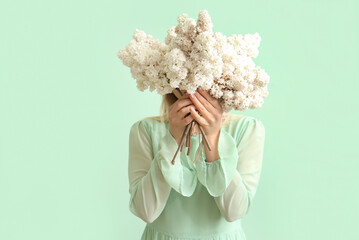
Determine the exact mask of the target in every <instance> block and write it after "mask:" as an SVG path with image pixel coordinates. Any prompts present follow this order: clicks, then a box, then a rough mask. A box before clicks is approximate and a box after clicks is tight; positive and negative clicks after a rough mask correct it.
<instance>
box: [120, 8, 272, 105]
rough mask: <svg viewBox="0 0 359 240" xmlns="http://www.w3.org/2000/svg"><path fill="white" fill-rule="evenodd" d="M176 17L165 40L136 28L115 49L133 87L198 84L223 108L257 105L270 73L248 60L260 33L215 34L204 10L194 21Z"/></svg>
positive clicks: (190, 88) (160, 89)
mask: <svg viewBox="0 0 359 240" xmlns="http://www.w3.org/2000/svg"><path fill="white" fill-rule="evenodd" d="M177 22H178V25H177V26H174V27H171V28H169V29H168V30H167V36H166V39H165V43H162V42H161V41H158V40H156V39H154V38H153V37H152V36H151V35H148V34H146V33H145V32H143V31H141V30H138V29H136V30H135V32H134V34H133V40H131V42H130V43H129V44H128V45H127V46H126V47H125V48H123V49H121V50H120V51H118V53H117V55H118V57H119V58H120V59H121V60H122V62H123V64H124V65H126V66H128V67H130V69H131V75H132V77H133V78H134V79H136V82H137V88H138V89H139V90H141V91H144V90H146V89H148V88H149V89H150V91H151V92H152V91H153V90H156V91H157V93H158V94H161V95H164V94H167V93H171V92H172V91H173V90H174V89H175V88H179V89H181V90H187V92H188V93H194V92H195V91H196V89H197V87H199V86H201V87H202V88H203V89H204V90H207V91H208V92H209V93H210V94H211V96H213V97H215V98H216V99H218V100H219V102H220V103H221V105H222V107H223V110H224V111H225V112H229V111H230V110H231V109H232V108H234V109H236V110H241V111H244V110H247V109H248V108H251V109H254V108H260V107H261V106H262V104H263V102H264V101H263V99H264V98H265V97H266V96H267V95H268V89H267V85H268V83H269V78H270V77H269V75H268V74H267V73H266V72H265V71H264V69H261V68H260V67H259V66H255V63H254V62H253V59H252V58H256V57H257V55H258V47H259V45H260V41H261V37H260V36H259V34H258V33H255V34H245V35H244V36H242V35H240V34H238V35H232V36H230V37H226V36H224V35H223V34H222V33H220V32H216V33H214V32H213V31H212V28H213V24H212V21H211V18H210V16H209V14H208V12H207V11H206V10H202V11H200V12H199V15H198V19H197V22H196V21H195V20H194V19H192V18H189V17H188V16H187V14H182V15H180V16H178V18H177Z"/></svg>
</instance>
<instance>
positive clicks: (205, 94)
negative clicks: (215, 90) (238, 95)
mask: <svg viewBox="0 0 359 240" xmlns="http://www.w3.org/2000/svg"><path fill="white" fill-rule="evenodd" d="M198 92H199V93H200V94H201V95H202V96H203V97H204V98H205V99H207V101H208V102H209V103H210V104H211V105H212V106H213V107H214V108H218V107H220V104H219V102H218V100H217V99H216V98H214V97H212V96H211V95H210V94H209V93H208V92H207V91H206V90H204V89H203V88H201V87H199V88H198Z"/></svg>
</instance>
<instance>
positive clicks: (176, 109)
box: [168, 94, 195, 145]
mask: <svg viewBox="0 0 359 240" xmlns="http://www.w3.org/2000/svg"><path fill="white" fill-rule="evenodd" d="M194 107H195V106H194V105H193V103H192V101H191V100H190V99H189V97H188V95H187V94H184V95H183V96H181V97H180V98H179V99H178V100H177V101H176V102H175V103H173V104H172V105H170V106H169V108H168V118H169V131H170V133H171V134H172V136H173V138H174V139H175V140H176V142H177V144H178V145H179V144H180V141H181V137H182V134H183V131H184V130H185V128H186V126H187V125H188V124H189V123H190V122H191V121H192V120H193V117H192V116H191V114H188V113H190V108H194ZM187 114H188V116H186V115H187Z"/></svg>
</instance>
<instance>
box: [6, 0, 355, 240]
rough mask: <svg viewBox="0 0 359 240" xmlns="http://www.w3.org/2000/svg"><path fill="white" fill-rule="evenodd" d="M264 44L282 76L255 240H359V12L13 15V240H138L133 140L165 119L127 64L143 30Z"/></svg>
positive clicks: (9, 6) (86, 4)
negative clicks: (191, 28) (131, 187)
mask: <svg viewBox="0 0 359 240" xmlns="http://www.w3.org/2000/svg"><path fill="white" fill-rule="evenodd" d="M202 9H207V10H208V11H209V14H210V15H211V17H212V21H213V23H214V31H215V32H222V33H224V34H225V35H227V36H229V35H232V34H245V33H252V34H253V33H255V32H258V33H259V34H260V35H261V37H262V42H261V45H260V48H259V55H258V57H257V58H256V59H255V62H256V63H257V64H258V65H259V66H261V67H262V68H264V69H265V70H266V72H267V73H268V74H269V75H270V77H271V79H270V84H269V95H268V97H267V98H266V99H265V103H264V104H263V107H262V108H261V109H256V110H248V111H245V112H239V111H232V112H233V113H237V114H246V115H250V116H255V117H257V118H259V119H260V120H261V121H262V122H263V123H264V125H265V128H266V143H265V153H264V160H263V170H262V175H261V179H260V183H259V187H258V191H257V193H256V197H255V200H254V204H253V205H252V208H251V210H250V212H249V214H248V215H246V216H245V217H244V219H243V226H244V229H245V232H246V235H247V237H248V240H263V239H266V240H288V239H290V240H303V239H306V240H307V239H313V240H314V239H315V240H317V239H326V240H334V239H359V229H358V218H357V217H358V215H359V211H358V202H359V194H358V183H359V181H358V180H359V178H358V167H359V163H358V162H359V157H358V156H359V142H358V136H359V131H358V130H359V127H358V124H359V122H358V117H359V114H358V108H359V97H358V93H359V70H358V69H359V46H358V43H359V27H358V24H359V15H358V11H359V3H358V1H355V0H352V1H345V0H341V1H339V0H337V1H329V0H326V1H324V0H323V1H315V0H311V1H309V0H307V1H303V0H302V1H288V0H281V1H279V0H277V1H268V0H267V1H265V0H261V1H238V0H236V1H235V0H233V1H225V0H222V1H208V0H207V1H204V0H203V1H194V0H184V1H164V0H163V1H144V0H143V1H126V2H121V1H113V0H112V1H110V0H102V1H83V0H82V1H69V0H62V1H45V0H41V1H39V0H34V1H13V0H12V1H10V0H7V1H4V0H2V1H1V3H0V13H1V14H0V20H1V21H0V26H1V32H0V35H1V37H0V48H1V49H0V50H1V51H0V52H1V62H0V66H1V70H0V239H1V240H20V239H21V240H45V239H46V240H115V239H116V240H118V239H121V240H122V239H129V240H132V239H133V240H135V239H139V238H140V236H141V234H142V231H143V229H144V226H145V222H143V221H142V220H141V219H139V218H137V217H135V216H134V215H133V214H132V213H131V212H130V211H129V209H128V201H129V191H128V173H127V167H128V163H127V161H128V135H129V128H130V126H131V125H132V124H133V123H134V122H135V121H137V120H139V119H140V118H142V117H145V116H150V115H158V113H159V106H160V100H161V97H160V96H159V95H158V94H157V93H156V92H149V91H148V90H147V91H145V92H141V91H139V90H138V89H137V88H136V82H135V80H134V79H133V78H132V77H131V74H130V71H129V69H128V68H127V67H126V66H124V65H123V64H122V63H121V61H120V60H119V59H118V58H117V56H116V54H117V51H118V50H119V49H121V48H123V47H125V46H126V45H127V44H128V43H129V41H130V40H131V39H132V34H133V32H134V30H135V29H136V28H138V29H141V30H143V31H145V32H146V33H148V34H151V35H153V36H154V37H155V38H156V39H160V40H162V41H164V38H165V36H166V34H167V33H166V31H167V29H168V28H169V27H171V26H175V25H177V21H176V18H177V16H178V15H180V14H182V13H187V14H188V15H189V16H190V17H192V18H195V19H197V14H198V12H199V11H200V10H202Z"/></svg>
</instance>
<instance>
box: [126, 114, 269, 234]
mask: <svg viewBox="0 0 359 240" xmlns="http://www.w3.org/2000/svg"><path fill="white" fill-rule="evenodd" d="M264 138H265V129H264V126H263V123H262V122H261V121H260V120H258V119H256V118H254V117H251V116H245V115H234V114H230V115H229V116H228V117H227V119H226V121H225V124H224V125H223V126H222V127H221V130H220V136H219V142H218V152H219V156H220V159H218V160H216V161H214V162H206V154H205V150H204V145H203V144H204V142H203V141H202V137H201V142H200V143H199V141H200V140H199V135H194V136H192V140H191V143H192V148H191V152H190V155H189V156H187V149H188V148H187V147H186V146H184V147H183V150H182V152H179V153H178V154H177V157H176V162H175V164H174V165H172V164H171V160H172V158H173V156H174V154H175V152H176V150H177V147H178V145H177V142H176V140H175V139H174V138H173V136H172V135H171V133H170V132H169V123H168V122H160V121H158V120H156V119H151V118H144V119H141V120H138V121H137V122H135V123H134V124H133V125H132V126H131V130H130V134H129V161H128V177H129V192H130V199H129V209H130V211H131V212H132V213H133V214H134V215H135V216H137V217H139V218H141V219H142V220H143V221H145V222H146V227H145V229H144V231H143V233H142V237H141V240H190V239H201V240H243V239H246V236H245V233H244V231H243V228H242V219H243V217H244V216H245V215H246V214H247V213H248V211H249V209H250V207H251V205H252V203H253V197H254V195H255V193H256V189H257V186H258V181H259V178H260V173H261V168H262V158H263V149H264ZM199 144H202V146H201V150H200V154H199V156H198V158H197V160H196V162H195V163H194V164H193V160H194V158H195V155H196V152H197V148H198V146H199Z"/></svg>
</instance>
